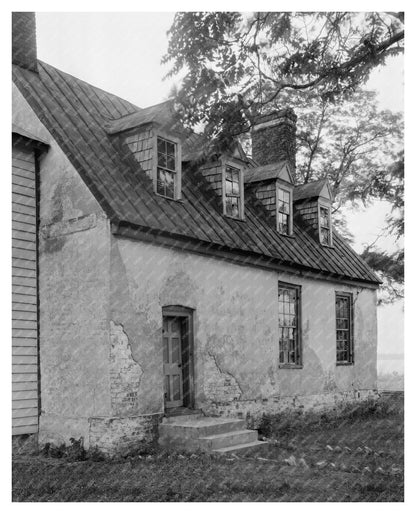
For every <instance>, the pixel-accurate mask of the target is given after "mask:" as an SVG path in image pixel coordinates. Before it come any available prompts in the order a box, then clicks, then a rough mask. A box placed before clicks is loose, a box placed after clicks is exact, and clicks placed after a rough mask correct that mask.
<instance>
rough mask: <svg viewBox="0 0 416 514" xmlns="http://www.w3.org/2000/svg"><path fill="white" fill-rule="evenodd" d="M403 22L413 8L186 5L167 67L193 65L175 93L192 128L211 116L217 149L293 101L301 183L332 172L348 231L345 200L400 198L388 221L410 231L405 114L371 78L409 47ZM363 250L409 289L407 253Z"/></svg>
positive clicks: (207, 124) (209, 131)
mask: <svg viewBox="0 0 416 514" xmlns="http://www.w3.org/2000/svg"><path fill="white" fill-rule="evenodd" d="M403 23H404V15H403V13H375V12H370V13H346V12H338V13H337V12H335V13H334V12H333V13H329V12H326V13H278V12H267V13H252V14H244V15H243V14H242V13H236V12H231V13H224V12H210V13H198V12H196V13H195V12H194V13H178V14H176V15H175V19H174V22H173V25H172V27H171V29H170V31H169V36H170V39H169V46H168V51H167V54H166V55H165V56H164V58H163V62H164V63H170V64H171V69H170V71H169V73H168V75H167V76H173V75H176V74H181V73H185V74H184V76H183V80H182V83H181V85H180V87H179V89H177V91H176V93H175V98H176V100H177V109H178V113H179V116H180V118H181V121H182V122H183V123H184V124H185V125H186V126H188V127H190V128H194V127H195V126H197V125H199V126H201V125H202V127H203V129H204V135H205V138H206V141H207V142H208V141H209V142H210V146H211V148H212V146H214V147H216V148H215V149H217V150H220V151H221V150H223V149H224V148H227V147H229V146H230V145H231V144H232V142H233V140H234V139H235V138H236V137H239V138H241V137H244V134H247V133H248V131H249V130H250V128H251V127H252V125H253V122H254V120H255V119H256V117H257V116H258V115H259V114H261V113H265V112H268V111H270V110H272V109H276V108H279V107H281V106H288V105H291V106H293V107H294V108H295V110H296V113H297V114H298V133H297V137H298V154H297V176H296V180H297V182H298V183H306V182H309V181H311V180H315V179H318V178H322V177H326V178H328V179H329V182H330V184H331V186H332V189H333V192H334V196H335V200H336V201H335V205H334V219H335V221H336V223H337V228H338V229H339V230H341V232H343V234H344V236H347V237H348V235H349V234H348V232H347V229H346V227H345V220H344V219H343V217H342V207H343V206H344V205H345V203H346V202H348V201H351V202H353V203H357V202H358V201H361V202H362V203H364V204H366V202H368V201H371V200H372V199H374V198H378V199H383V200H387V201H389V202H391V204H392V216H391V217H390V219H389V220H387V221H388V228H389V229H390V230H392V231H393V232H394V233H395V234H396V235H397V236H400V234H401V233H402V231H403V215H402V212H403V203H400V202H403V194H402V193H403V173H402V172H403V166H402V165H400V162H401V163H403V156H402V153H401V152H402V130H403V127H402V117H401V115H399V114H394V113H391V112H389V111H380V110H379V109H378V107H377V103H376V98H375V94H374V93H372V92H368V91H364V90H362V89H361V85H362V84H364V83H365V82H366V80H367V78H368V76H369V74H370V72H371V71H372V70H373V69H374V68H375V67H376V66H379V65H382V64H384V63H385V61H386V59H387V58H388V57H391V56H395V55H397V54H399V53H401V52H403V39H404V30H403ZM349 239H350V240H351V237H349ZM363 257H364V258H365V259H366V260H367V262H369V264H370V265H371V266H373V267H374V268H375V269H376V270H377V271H379V272H381V273H382V274H383V276H384V277H385V278H386V283H387V285H388V288H389V291H390V293H391V291H393V290H395V291H396V292H397V291H399V290H400V286H401V284H402V278H403V258H402V254H395V255H387V254H386V253H385V252H384V253H383V252H380V251H379V250H378V249H377V248H376V247H375V246H374V245H369V246H368V247H367V248H366V249H365V251H364V252H363ZM400 281H401V282H400ZM396 284H398V287H395V285H396ZM390 293H389V295H388V296H389V298H392V297H393V296H394V293H392V294H390Z"/></svg>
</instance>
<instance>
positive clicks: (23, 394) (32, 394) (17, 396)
mask: <svg viewBox="0 0 416 514" xmlns="http://www.w3.org/2000/svg"><path fill="white" fill-rule="evenodd" d="M26 383H27V382H26ZM12 400H36V405H37V400H38V390H37V388H33V389H26V390H24V391H12Z"/></svg>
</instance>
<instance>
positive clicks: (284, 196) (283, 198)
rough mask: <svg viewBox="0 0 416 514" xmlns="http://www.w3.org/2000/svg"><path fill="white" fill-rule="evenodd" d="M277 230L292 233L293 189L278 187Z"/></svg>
mask: <svg viewBox="0 0 416 514" xmlns="http://www.w3.org/2000/svg"><path fill="white" fill-rule="evenodd" d="M277 199H278V202H277V203H278V205H277V230H278V231H279V232H280V233H281V234H286V235H291V234H292V194H291V191H289V190H287V189H283V188H281V187H278V190H277Z"/></svg>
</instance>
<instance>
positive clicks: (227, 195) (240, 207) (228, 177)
mask: <svg viewBox="0 0 416 514" xmlns="http://www.w3.org/2000/svg"><path fill="white" fill-rule="evenodd" d="M242 181H243V178H242V172H241V170H240V169H238V168H235V167H234V166H230V165H229V164H226V165H225V170H224V181H223V184H224V197H223V198H224V214H225V215H226V216H230V217H231V218H237V219H242V218H243V217H244V197H243V183H242Z"/></svg>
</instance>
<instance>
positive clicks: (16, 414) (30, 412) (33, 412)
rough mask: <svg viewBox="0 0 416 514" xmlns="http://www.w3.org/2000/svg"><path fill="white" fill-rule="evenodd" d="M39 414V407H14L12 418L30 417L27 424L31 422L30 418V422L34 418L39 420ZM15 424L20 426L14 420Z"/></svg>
mask: <svg viewBox="0 0 416 514" xmlns="http://www.w3.org/2000/svg"><path fill="white" fill-rule="evenodd" d="M37 414H38V409H37V407H32V408H29V409H16V410H14V409H12V418H13V420H14V419H22V418H28V419H27V421H26V423H25V425H27V424H29V420H30V423H33V419H36V420H37ZM13 425H15V426H18V425H19V424H18V423H15V422H14V421H13Z"/></svg>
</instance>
